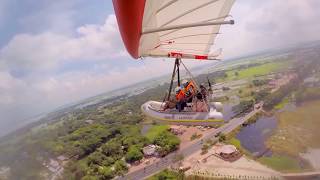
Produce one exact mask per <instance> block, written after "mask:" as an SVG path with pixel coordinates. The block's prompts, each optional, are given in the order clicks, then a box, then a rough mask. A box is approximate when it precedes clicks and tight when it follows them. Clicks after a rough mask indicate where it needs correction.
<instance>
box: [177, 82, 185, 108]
mask: <svg viewBox="0 0 320 180" xmlns="http://www.w3.org/2000/svg"><path fill="white" fill-rule="evenodd" d="M175 92H176V101H177V104H176V108H177V109H178V110H179V112H181V111H183V110H184V107H185V106H186V105H187V104H186V101H185V100H186V96H185V93H184V91H183V90H182V88H181V87H180V86H178V87H176V89H175Z"/></svg>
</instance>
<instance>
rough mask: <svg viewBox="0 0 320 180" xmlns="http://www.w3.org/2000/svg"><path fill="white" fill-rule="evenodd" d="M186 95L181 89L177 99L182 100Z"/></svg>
mask: <svg viewBox="0 0 320 180" xmlns="http://www.w3.org/2000/svg"><path fill="white" fill-rule="evenodd" d="M185 97H186V95H185V94H184V92H183V91H182V90H180V91H179V93H178V94H176V99H177V101H182V100H183V99H184V98H185Z"/></svg>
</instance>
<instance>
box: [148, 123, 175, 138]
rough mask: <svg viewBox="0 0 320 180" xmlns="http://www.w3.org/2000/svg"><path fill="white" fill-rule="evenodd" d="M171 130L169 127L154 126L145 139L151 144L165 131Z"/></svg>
mask: <svg viewBox="0 0 320 180" xmlns="http://www.w3.org/2000/svg"><path fill="white" fill-rule="evenodd" d="M168 129H169V126H168V125H155V126H152V127H151V128H150V129H149V130H148V132H147V133H146V134H145V137H147V138H148V140H150V142H153V141H154V139H155V138H156V137H157V136H158V135H159V134H161V133H162V132H164V131H167V130H168Z"/></svg>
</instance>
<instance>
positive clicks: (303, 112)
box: [266, 101, 320, 157]
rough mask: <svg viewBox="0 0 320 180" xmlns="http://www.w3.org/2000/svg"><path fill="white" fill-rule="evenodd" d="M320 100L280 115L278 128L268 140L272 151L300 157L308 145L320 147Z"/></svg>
mask: <svg viewBox="0 0 320 180" xmlns="http://www.w3.org/2000/svg"><path fill="white" fill-rule="evenodd" d="M319 107H320V101H312V102H307V103H304V104H303V105H302V106H300V107H297V109H296V110H295V111H294V112H291V111H290V112H288V111H285V112H281V113H280V114H279V115H278V128H277V130H276V131H275V133H274V134H273V135H272V136H271V137H270V138H269V139H268V140H267V143H266V144H267V146H268V147H269V148H271V150H272V151H274V152H277V153H281V154H288V155H290V156H292V157H298V156H299V153H302V152H305V151H306V150H307V148H308V147H311V148H320V141H319V138H320V131H319V128H320V119H319V118H315V117H319V116H320V111H319Z"/></svg>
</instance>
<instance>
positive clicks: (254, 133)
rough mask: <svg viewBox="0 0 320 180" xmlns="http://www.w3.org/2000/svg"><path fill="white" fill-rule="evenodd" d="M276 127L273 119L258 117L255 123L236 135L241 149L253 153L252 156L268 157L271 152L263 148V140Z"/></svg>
mask: <svg viewBox="0 0 320 180" xmlns="http://www.w3.org/2000/svg"><path fill="white" fill-rule="evenodd" d="M276 127H277V120H276V118H275V117H266V116H262V117H260V118H259V119H258V120H257V122H255V123H253V124H250V125H248V126H246V127H243V128H242V129H241V131H240V132H239V133H238V134H237V138H238V139H239V140H240V142H241V145H242V147H244V148H245V149H247V150H248V151H250V152H251V153H253V155H254V156H262V155H264V156H270V155H271V154H272V152H271V151H269V150H268V149H267V147H266V146H265V143H264V142H265V140H267V139H268V138H269V137H270V136H271V135H272V131H273V130H274V129H275V128H276Z"/></svg>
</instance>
